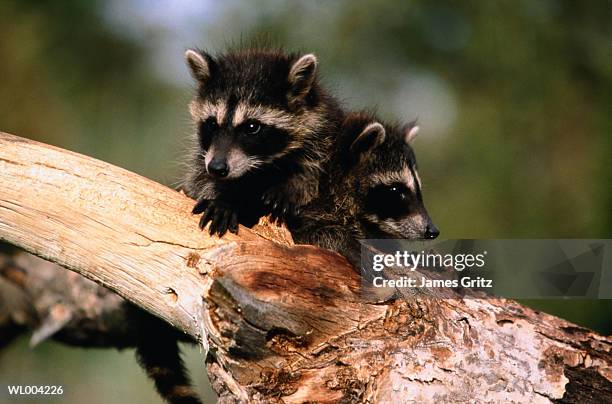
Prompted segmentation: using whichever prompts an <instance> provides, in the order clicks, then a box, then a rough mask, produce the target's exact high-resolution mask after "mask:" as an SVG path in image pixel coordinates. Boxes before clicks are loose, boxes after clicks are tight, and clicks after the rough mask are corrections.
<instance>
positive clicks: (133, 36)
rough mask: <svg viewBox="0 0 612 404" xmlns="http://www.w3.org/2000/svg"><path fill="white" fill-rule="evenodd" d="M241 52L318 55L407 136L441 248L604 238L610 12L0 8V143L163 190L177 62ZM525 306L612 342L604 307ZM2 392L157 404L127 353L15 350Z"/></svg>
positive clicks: (53, 347) (1, 374)
mask: <svg viewBox="0 0 612 404" xmlns="http://www.w3.org/2000/svg"><path fill="white" fill-rule="evenodd" d="M252 40H258V41H261V40H266V41H268V42H270V43H271V44H274V45H282V46H284V47H286V48H287V49H290V50H303V51H308V52H315V53H316V54H317V56H318V57H319V61H320V68H321V73H322V75H323V78H324V82H325V84H326V85H327V86H328V87H331V88H332V89H333V90H334V91H335V93H336V94H337V95H338V96H339V97H341V98H342V99H343V100H344V102H345V103H346V104H347V105H348V106H350V107H352V108H361V107H366V106H368V107H371V106H375V107H377V108H378V110H379V112H380V114H381V116H383V117H385V118H390V119H398V120H404V121H407V120H412V119H414V118H418V119H419V121H420V124H421V135H420V137H419V138H418V140H416V142H415V149H416V152H417V156H418V159H419V165H420V174H421V177H422V179H423V182H424V183H425V190H424V194H425V201H426V203H427V206H428V208H429V210H430V213H431V215H432V217H433V218H434V220H435V222H436V224H437V225H438V227H440V229H441V230H442V237H443V238H611V237H612V186H611V184H612V162H611V160H610V156H611V155H612V2H610V1H589V2H577V1H557V0H541V1H537V2H535V1H531V0H512V1H510V0H508V1H489V2H477V1H463V2H456V1H437V2H435V3H432V2H429V1H426V0H411V1H407V0H402V1H391V0H382V1H355V0H343V1H334V2H323V1H302V2H300V1H295V2H281V1H272V0H268V1H259V2H252V1H248V0H226V1H223V2H220V1H214V0H181V1H179V0H163V1H161V0H160V1H153V0H131V1H122V0H111V1H87V2H86V1H80V0H72V1H69V0H65V1H61V2H47V1H31V0H15V1H8V0H4V1H2V2H0V60H1V61H2V62H1V63H0V130H3V131H6V132H10V133H13V134H16V135H19V136H23V137H27V138H31V139H36V140H39V141H43V142H46V143H50V144H53V145H56V146H59V147H63V148H67V149H70V150H75V151H78V152H81V153H84V154H87V155H90V156H94V157H96V158H99V159H101V160H105V161H108V162H111V163H113V164H116V165H119V166H122V167H125V168H127V169H129V170H132V171H135V172H137V173H140V174H142V175H144V176H147V177H150V178H153V179H155V180H157V181H160V182H162V183H165V184H168V185H170V186H172V185H173V184H176V182H177V180H178V179H179V178H180V175H181V172H180V164H179V163H180V161H181V160H182V157H181V155H182V151H183V150H184V146H185V144H186V139H187V137H188V135H189V133H190V131H191V127H190V123H189V117H188V113H187V108H186V105H187V103H188V101H189V99H190V97H191V95H192V93H193V86H192V83H191V80H190V77H189V75H188V72H187V69H186V68H185V65H184V62H183V52H184V50H185V48H187V47H192V46H198V47H201V48H204V49H207V50H211V51H217V50H223V49H224V48H225V47H226V46H227V45H228V44H236V43H240V42H246V43H248V42H249V41H252ZM526 303H527V304H529V305H531V306H533V307H537V308H540V309H542V310H544V311H547V312H550V313H553V314H556V315H558V316H561V317H564V318H566V319H569V320H571V321H573V322H576V323H578V324H580V325H584V326H587V327H590V328H594V329H596V330H597V331H599V332H601V333H604V334H610V332H612V321H611V315H610V312H611V310H612V304H611V303H612V301H609V300H608V301H586V300H572V301H552V300H546V301H528V302H526ZM188 353H189V355H188V356H189V363H190V366H191V368H192V372H193V374H194V375H195V376H197V377H195V378H196V379H199V380H198V382H199V385H200V389H201V390H202V392H203V393H204V394H210V390H209V388H208V387H207V382H206V381H205V380H204V379H205V377H204V376H203V375H204V368H203V366H202V364H201V362H202V358H201V356H200V353H199V352H198V350H197V349H189V350H188ZM5 384H61V385H63V386H64V390H65V391H66V393H65V395H64V396H63V397H62V398H61V399H58V400H57V402H70V403H81V402H87V403H88V404H96V403H110V402H113V403H133V402H135V403H138V402H149V403H158V402H160V400H159V399H158V398H157V397H156V395H155V393H154V391H153V387H152V385H151V384H150V383H149V382H148V380H147V379H146V377H145V375H144V373H143V372H141V371H140V370H139V369H138V367H137V366H136V363H135V361H134V360H133V353H132V352H131V351H127V352H116V351H111V350H92V349H88V350H80V349H76V348H70V347H65V346H62V345H59V344H56V343H44V344H42V345H41V346H39V347H37V348H36V349H34V350H30V349H29V348H28V347H27V341H26V340H25V339H23V340H21V341H19V342H18V343H16V344H14V345H13V346H11V347H10V348H9V349H7V350H4V351H1V352H0V385H5ZM208 397H209V399H210V400H212V396H210V395H208ZM3 399H4V400H6V399H7V397H6V396H3V395H0V402H1V401H2V400H3ZM49 401H50V402H53V400H49Z"/></svg>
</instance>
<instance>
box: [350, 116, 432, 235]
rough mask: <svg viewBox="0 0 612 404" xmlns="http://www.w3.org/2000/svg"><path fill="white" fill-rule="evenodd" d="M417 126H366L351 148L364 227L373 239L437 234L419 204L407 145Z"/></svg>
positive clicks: (417, 183)
mask: <svg viewBox="0 0 612 404" xmlns="http://www.w3.org/2000/svg"><path fill="white" fill-rule="evenodd" d="M417 132H418V127H417V126H414V125H412V124H411V125H408V126H407V127H405V128H403V129H397V128H393V127H389V126H388V127H387V130H385V128H384V127H383V126H382V125H381V124H379V123H376V122H375V123H370V124H368V125H367V126H366V127H365V128H364V129H363V131H362V132H361V133H360V134H359V136H358V137H357V138H356V139H355V141H354V142H353V144H352V145H351V151H352V152H353V153H354V154H355V153H356V154H355V155H356V156H357V171H358V172H359V178H360V180H359V184H358V188H359V190H358V195H359V197H358V198H359V201H358V202H357V203H359V204H360V206H362V207H363V208H362V209H363V214H362V220H363V221H364V222H365V223H364V224H365V227H366V228H368V229H372V233H373V234H376V236H384V237H396V238H407V239H434V238H436V237H437V236H438V235H439V234H440V232H439V230H438V229H437V228H436V226H435V225H434V223H433V222H432V220H431V217H430V216H429V214H428V213H427V210H426V209H425V205H424V204H423V197H422V194H421V180H420V178H419V175H418V173H417V166H416V160H415V157H414V152H413V150H412V148H411V147H410V145H409V142H410V141H411V140H412V139H413V138H414V136H416V133H417Z"/></svg>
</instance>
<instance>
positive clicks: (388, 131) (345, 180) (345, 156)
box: [288, 112, 440, 267]
mask: <svg viewBox="0 0 612 404" xmlns="http://www.w3.org/2000/svg"><path fill="white" fill-rule="evenodd" d="M417 132H418V126H416V125H415V123H410V124H408V125H404V126H398V125H390V124H384V123H381V121H380V120H378V119H377V118H376V117H375V116H373V115H372V114H369V113H365V112H355V113H350V114H348V115H347V116H346V119H345V121H344V123H343V125H342V133H341V135H340V136H339V137H338V138H337V141H336V142H335V144H334V146H333V147H332V151H331V156H332V157H331V159H330V160H329V161H328V163H327V164H326V167H325V171H326V175H325V177H324V178H322V179H321V182H320V193H319V196H318V197H317V198H315V199H314V200H313V201H311V202H310V203H309V204H308V205H306V206H305V207H303V208H302V211H301V214H300V216H299V217H298V218H296V219H294V220H291V221H290V222H289V223H288V225H289V230H290V231H291V233H292V235H293V238H294V241H295V242H296V243H303V244H313V245H317V246H320V247H323V248H326V249H330V250H333V251H336V252H339V253H340V254H342V255H344V256H346V257H347V258H348V259H349V261H351V262H352V263H353V265H355V266H356V267H359V265H360V255H361V247H360V244H359V240H360V239H367V238H371V239H373V238H398V239H399V238H403V239H433V238H436V237H437V236H438V235H439V233H440V232H439V230H438V229H437V228H436V226H435V225H434V223H433V221H432V219H431V217H430V216H429V214H428V212H427V209H426V208H425V205H424V203H423V195H422V191H421V179H420V177H419V174H418V172H417V164H416V160H415V155H414V151H413V150H412V147H411V146H410V142H411V140H412V139H413V138H414V137H415V136H416V133H417Z"/></svg>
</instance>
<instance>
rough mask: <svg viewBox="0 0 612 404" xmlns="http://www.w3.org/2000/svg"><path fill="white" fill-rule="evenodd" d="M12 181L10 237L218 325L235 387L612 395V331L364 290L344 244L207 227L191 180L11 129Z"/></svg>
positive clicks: (248, 396)
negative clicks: (368, 297)
mask: <svg viewBox="0 0 612 404" xmlns="http://www.w3.org/2000/svg"><path fill="white" fill-rule="evenodd" d="M0 184H2V188H1V189H2V191H1V193H0V238H2V239H4V240H7V241H9V242H11V243H12V244H15V245H18V246H20V247H23V248H25V249H26V250H28V251H31V252H33V253H34V254H36V255H39V256H41V257H43V258H45V259H48V260H50V261H53V262H57V263H59V264H60V265H62V266H65V267H67V268H69V269H72V270H73V271H76V272H78V273H80V274H82V275H84V276H86V277H87V278H89V279H92V280H94V281H96V282H98V283H100V284H102V285H104V286H106V287H108V288H110V289H112V290H114V291H116V292H117V293H118V294H119V295H121V296H123V297H125V298H127V299H129V300H131V301H132V302H134V303H136V304H138V305H140V306H141V307H144V308H145V309H146V310H148V311H150V312H152V313H154V314H156V315H158V316H160V317H162V318H164V319H165V320H166V321H168V322H170V323H172V324H174V325H175V326H177V327H178V328H180V329H181V330H183V331H185V332H186V333H188V334H189V335H191V336H193V337H194V338H196V339H202V338H203V337H204V336H207V337H208V338H207V340H208V342H209V343H210V346H211V355H210V356H209V359H208V369H209V377H210V378H211V381H212V383H213V387H214V388H215V390H216V391H217V392H218V393H219V394H220V399H221V401H226V402H246V401H251V402H253V401H254V402H257V401H261V402H281V400H282V402H285V403H299V402H304V401H313V402H339V401H345V402H356V401H362V402H364V401H368V402H406V401H408V400H416V401H434V400H435V401H442V402H465V401H470V400H473V399H474V397H475V396H478V397H482V398H483V400H485V401H486V400H490V401H512V400H515V401H520V402H524V401H525V402H527V401H528V402H550V401H553V400H561V401H567V402H574V401H577V400H583V401H584V400H596V401H598V402H606V401H612V382H611V380H612V371H611V368H610V363H611V357H612V353H611V348H612V341H611V339H610V338H609V337H603V336H600V335H597V334H596V333H593V332H591V331H589V330H586V329H583V328H580V327H578V326H575V325H573V324H571V323H568V322H566V321H564V320H561V319H558V318H555V317H552V316H549V315H545V314H542V313H538V312H535V311H533V310H530V309H528V308H526V307H523V306H520V305H518V304H517V303H515V302H512V301H508V300H476V299H466V300H459V299H445V300H440V299H438V300H435V299H428V298H418V299H417V298H414V299H403V300H402V299H397V300H392V301H389V302H387V303H384V304H372V303H368V302H364V301H363V299H361V297H360V294H359V278H358V276H357V274H356V273H355V272H354V271H353V270H352V268H351V267H350V265H349V264H348V263H347V261H346V260H345V259H343V258H342V257H340V256H339V255H337V254H333V253H330V252H326V251H322V250H319V249H317V248H314V247H309V246H289V245H287V241H286V239H285V240H283V241H284V243H277V242H273V241H271V240H270V239H278V238H279V234H282V233H278V234H273V231H272V230H271V229H266V230H260V231H258V232H255V231H250V230H248V229H244V228H241V229H240V235H239V236H234V235H229V236H226V237H224V238H223V239H218V238H210V237H207V236H205V235H204V234H202V233H201V232H200V231H199V230H197V219H196V218H194V217H192V216H191V215H190V214H189V210H190V208H191V206H192V203H193V202H192V201H191V200H189V199H188V198H186V197H185V196H183V195H181V194H179V193H177V192H175V191H172V190H170V189H168V188H166V187H163V186H162V185H159V184H156V183H154V182H152V181H150V180H147V179H144V178H142V177H139V176H137V175H135V174H133V173H129V172H127V171H125V170H122V169H119V168H117V167H113V166H111V165H109V164H106V163H103V162H100V161H97V160H93V159H91V158H87V157H84V156H81V155H78V154H75V153H71V152H67V151H63V150H60V149H57V148H53V147H50V146H45V145H42V144H39V143H35V142H32V141H28V140H25V139H21V138H17V137H14V136H11V135H7V134H0ZM281 238H282V237H281ZM3 274H4V275H6V273H3ZM4 278H7V279H8V278H10V277H8V276H4ZM11 279H13V280H12V283H15V279H14V277H13V278H11ZM66 282H67V283H69V284H70V283H72V282H75V281H74V280H70V279H67V280H66ZM22 286H23V285H22ZM24 287H25V289H27V287H28V286H27V285H26V286H24ZM0 288H1V285H0ZM68 289H69V288H67V290H68ZM34 295H36V294H34ZM29 296H32V294H29ZM26 306H27V305H26ZM75 313H77V314H75ZM78 313H87V311H86V310H83V311H80V312H78V311H75V310H72V314H71V318H70V319H68V320H66V319H65V317H62V315H61V313H60V314H56V316H58V318H59V320H58V321H60V322H62V321H63V322H64V324H66V325H65V326H67V324H73V322H74V320H75V318H74V317H72V316H76V317H79V316H83V315H85V314H78ZM1 314H2V313H0V320H1V319H2V317H1ZM1 324H2V323H1V321H0V325H1ZM51 331H53V330H52V329H51Z"/></svg>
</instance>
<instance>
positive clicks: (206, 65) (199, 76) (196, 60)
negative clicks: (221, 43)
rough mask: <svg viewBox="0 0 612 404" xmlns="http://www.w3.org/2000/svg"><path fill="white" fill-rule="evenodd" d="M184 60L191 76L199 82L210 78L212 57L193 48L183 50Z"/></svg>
mask: <svg viewBox="0 0 612 404" xmlns="http://www.w3.org/2000/svg"><path fill="white" fill-rule="evenodd" d="M185 60H186V61H187V66H189V71H190V73H191V76H192V77H193V78H194V79H195V80H196V81H197V82H199V83H204V82H206V81H207V80H208V79H209V78H210V73H211V66H210V64H211V62H212V58H211V57H210V56H209V55H207V54H202V53H200V52H198V51H195V50H193V49H188V50H187V51H186V52H185Z"/></svg>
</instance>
